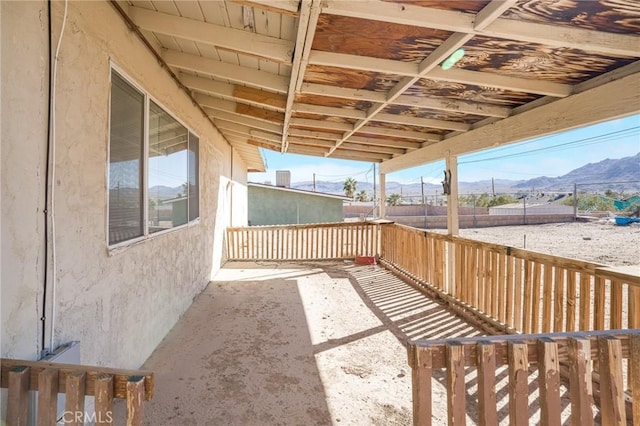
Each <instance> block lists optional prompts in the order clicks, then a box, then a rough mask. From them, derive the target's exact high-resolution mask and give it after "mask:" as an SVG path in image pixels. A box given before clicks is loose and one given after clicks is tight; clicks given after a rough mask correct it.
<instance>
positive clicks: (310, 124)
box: [291, 118, 353, 131]
mask: <svg viewBox="0 0 640 426" xmlns="http://www.w3.org/2000/svg"><path fill="white" fill-rule="evenodd" d="M291 125H292V126H299V127H307V128H312V129H328V130H341V131H348V130H349V129H352V128H353V126H352V125H351V124H346V123H335V122H333V121H320V120H311V119H308V118H292V119H291Z"/></svg>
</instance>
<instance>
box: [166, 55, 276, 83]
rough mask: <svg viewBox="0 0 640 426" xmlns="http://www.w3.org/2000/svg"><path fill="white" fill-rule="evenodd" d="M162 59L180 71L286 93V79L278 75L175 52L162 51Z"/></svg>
mask: <svg viewBox="0 0 640 426" xmlns="http://www.w3.org/2000/svg"><path fill="white" fill-rule="evenodd" d="M162 59H163V60H164V61H165V62H166V63H167V65H169V66H172V67H175V68H179V69H181V70H186V71H192V72H197V73H202V74H207V75H210V76H213V77H218V78H222V79H225V80H229V81H233V82H235V83H240V84H246V85H247V86H251V87H257V88H259V89H265V90H270V91H273V92H276V93H287V77H284V76H281V75H278V74H273V73H270V72H266V71H259V70H255V69H251V68H245V67H241V66H238V65H232V64H227V63H225V62H221V61H217V60H215V59H210V58H204V57H202V56H197V55H191V54H188V53H182V52H178V51H175V50H166V51H164V52H163V53H162Z"/></svg>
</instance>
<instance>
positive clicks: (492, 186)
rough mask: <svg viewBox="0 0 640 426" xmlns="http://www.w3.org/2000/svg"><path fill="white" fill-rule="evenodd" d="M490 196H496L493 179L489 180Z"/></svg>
mask: <svg viewBox="0 0 640 426" xmlns="http://www.w3.org/2000/svg"><path fill="white" fill-rule="evenodd" d="M491 195H493V196H494V197H495V196H496V186H495V184H494V182H493V178H491Z"/></svg>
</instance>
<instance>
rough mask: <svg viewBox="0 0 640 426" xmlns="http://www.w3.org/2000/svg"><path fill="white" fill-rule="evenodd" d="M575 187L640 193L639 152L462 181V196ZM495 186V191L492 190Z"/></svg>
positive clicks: (403, 187) (413, 189) (331, 190)
mask: <svg viewBox="0 0 640 426" xmlns="http://www.w3.org/2000/svg"><path fill="white" fill-rule="evenodd" d="M343 184H344V182H327V181H316V184H315V186H316V189H315V190H316V191H317V192H324V193H327V194H340V195H343V194H344V190H343ZM574 184H575V185H577V186H578V190H579V191H587V192H601V193H602V192H604V191H605V190H607V189H610V190H613V191H625V192H631V193H633V192H638V191H640V153H638V154H636V155H634V156H631V157H624V158H620V159H614V160H611V159H606V160H603V161H600V162H598V163H589V164H586V165H584V166H582V167H579V168H577V169H574V170H572V171H570V172H569V173H567V174H565V175H562V176H558V177H547V176H540V177H536V178H533V179H528V180H509V179H494V180H493V182H492V181H491V180H490V179H489V180H480V181H476V182H459V184H458V185H459V193H460V194H482V193H488V194H491V193H492V191H493V192H495V193H513V194H517V193H523V192H528V191H546V192H573V188H574ZM492 186H493V188H492ZM291 187H292V188H296V189H303V190H307V191H313V182H312V181H306V182H295V183H292V184H291ZM360 190H365V191H366V192H367V193H368V194H369V196H371V194H372V193H373V184H372V183H371V182H358V185H357V190H356V192H357V191H360ZM386 192H387V194H392V193H398V194H402V195H403V196H420V195H422V188H421V185H420V183H411V184H401V183H398V182H387V184H386ZM424 192H425V195H427V196H428V195H433V194H435V193H436V192H437V193H438V194H441V193H442V185H434V184H431V183H425V184H424Z"/></svg>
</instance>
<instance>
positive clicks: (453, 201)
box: [445, 155, 460, 293]
mask: <svg viewBox="0 0 640 426" xmlns="http://www.w3.org/2000/svg"><path fill="white" fill-rule="evenodd" d="M445 168H446V171H445V176H447V177H448V180H449V182H448V186H449V191H448V194H446V195H447V235H451V236H457V235H458V233H459V228H460V227H459V221H458V157H457V156H456V155H447V157H446V161H445ZM447 246H448V247H447V291H448V292H449V293H451V291H452V290H453V289H454V288H455V280H456V276H455V274H456V270H455V265H456V252H455V250H454V244H453V243H452V242H449V243H448V244H447Z"/></svg>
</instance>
